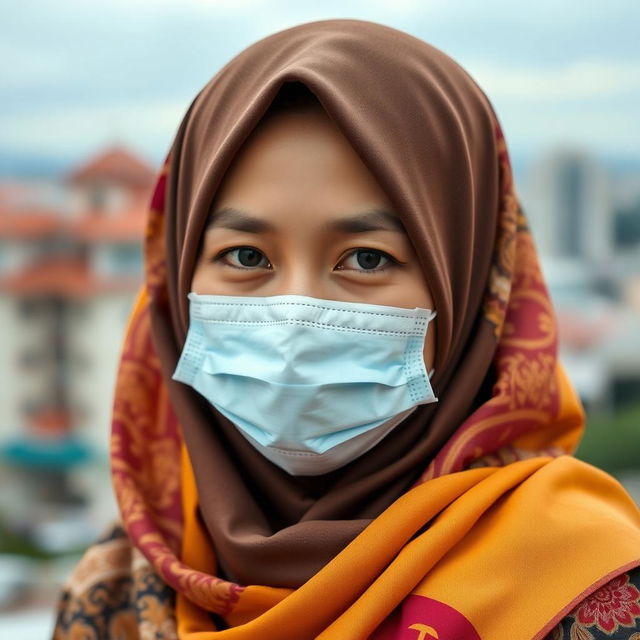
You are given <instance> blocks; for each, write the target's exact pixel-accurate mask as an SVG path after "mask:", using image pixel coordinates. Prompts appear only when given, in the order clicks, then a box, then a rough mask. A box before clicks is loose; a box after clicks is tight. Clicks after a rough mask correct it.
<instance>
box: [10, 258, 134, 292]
mask: <svg viewBox="0 0 640 640" xmlns="http://www.w3.org/2000/svg"><path fill="white" fill-rule="evenodd" d="M139 284H140V279H139V278H136V277H133V276H119V277H112V278H100V277H97V276H96V275H95V274H93V273H92V272H91V271H90V269H89V264H88V263H87V261H86V260H84V259H81V258H76V257H65V256H61V257H55V258H50V259H48V260H41V261H40V262H37V263H36V264H32V265H29V266H28V267H25V268H24V269H21V270H20V271H18V272H17V273H12V274H9V275H7V276H5V277H4V278H2V279H0V290H3V291H9V292H11V293H14V294H19V295H24V296H29V295H50V296H60V297H64V298H82V297H86V296H92V295H95V294H100V293H107V292H110V291H135V290H136V289H137V287H138V286H139Z"/></svg>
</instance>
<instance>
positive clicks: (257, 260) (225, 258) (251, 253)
mask: <svg viewBox="0 0 640 640" xmlns="http://www.w3.org/2000/svg"><path fill="white" fill-rule="evenodd" d="M218 260H221V261H222V262H224V263H225V264H226V265H228V266H230V267H235V268H236V269H256V268H262V269H271V263H270V262H269V260H267V257H266V256H265V255H264V254H263V253H262V251H258V249H255V248H254V247H234V248H233V249H226V250H225V251H223V252H222V253H219V254H218V255H217V256H216V257H215V258H214V261H218Z"/></svg>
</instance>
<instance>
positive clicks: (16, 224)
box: [0, 209, 63, 238]
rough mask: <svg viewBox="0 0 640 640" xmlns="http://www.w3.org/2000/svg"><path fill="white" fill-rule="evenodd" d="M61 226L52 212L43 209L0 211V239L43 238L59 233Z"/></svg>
mask: <svg viewBox="0 0 640 640" xmlns="http://www.w3.org/2000/svg"><path fill="white" fill-rule="evenodd" d="M62 226H63V220H62V219H61V218H60V216H59V215H58V214H57V213H55V212H52V211H46V210H44V209H25V210H22V211H18V210H15V211H3V210H0V238H3V237H5V238H6V237H9V238H16V237H29V238H33V237H37V236H45V235H50V234H53V233H56V232H58V231H60V229H61V228H62Z"/></svg>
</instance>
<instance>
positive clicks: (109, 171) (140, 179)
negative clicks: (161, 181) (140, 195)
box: [66, 145, 155, 188]
mask: <svg viewBox="0 0 640 640" xmlns="http://www.w3.org/2000/svg"><path fill="white" fill-rule="evenodd" d="M154 177H155V172H154V170H153V169H152V168H151V167H150V166H149V165H148V164H147V163H146V162H145V161H144V160H142V159H141V158H139V157H138V156H136V155H134V154H133V153H132V152H131V151H129V150H128V149H126V148H124V147H122V146H120V145H114V146H113V147H111V148H109V149H107V150H106V151H103V152H102V153H100V154H98V155H97V156H95V157H93V158H91V159H90V160H89V161H88V162H86V163H84V164H82V165H80V166H79V167H78V168H77V169H74V170H73V171H72V172H71V173H69V174H68V175H67V177H66V180H67V182H69V183H71V184H83V183H87V182H94V181H106V182H116V183H118V184H123V185H129V186H132V187H137V188H150V187H151V186H152V185H153V181H154Z"/></svg>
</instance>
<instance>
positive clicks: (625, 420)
mask: <svg viewBox="0 0 640 640" xmlns="http://www.w3.org/2000/svg"><path fill="white" fill-rule="evenodd" d="M576 457H578V458H580V459H581V460H585V461H586V462H589V463H591V464H593V465H594V466H596V467H600V468H601V469H604V470H605V471H608V472H609V473H613V472H616V471H623V470H630V469H636V470H640V404H634V405H632V406H629V407H626V408H624V409H621V410H620V411H619V412H617V413H615V414H614V415H612V416H604V415H592V416H588V417H587V428H586V430H585V435H584V438H583V439H582V442H581V443H580V446H579V447H578V451H577V452H576Z"/></svg>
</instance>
